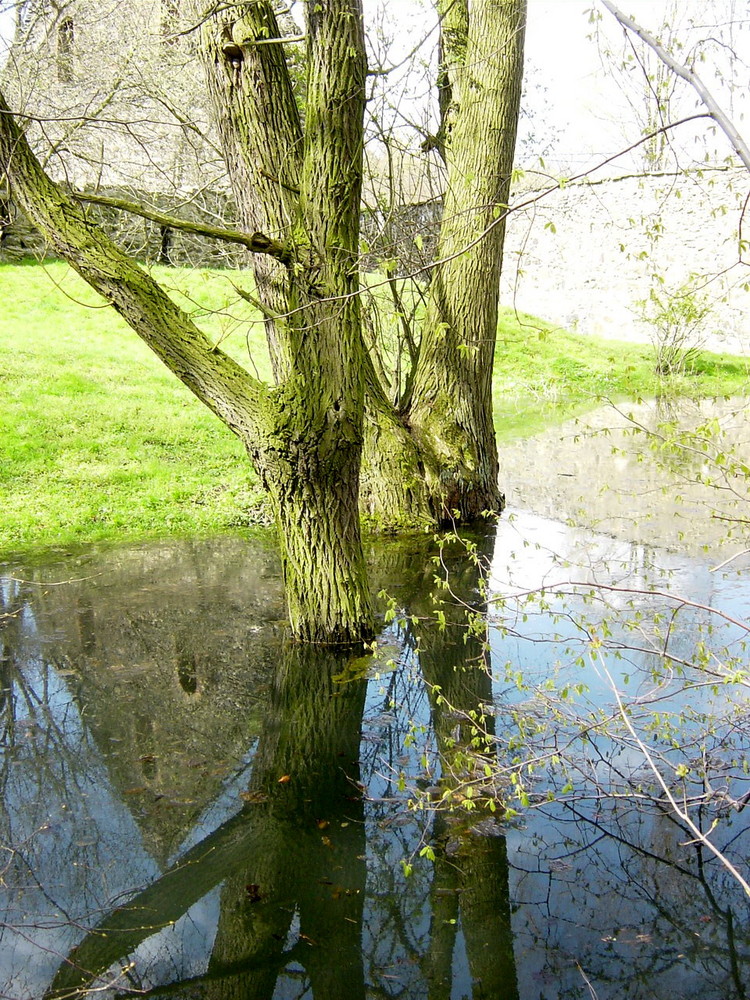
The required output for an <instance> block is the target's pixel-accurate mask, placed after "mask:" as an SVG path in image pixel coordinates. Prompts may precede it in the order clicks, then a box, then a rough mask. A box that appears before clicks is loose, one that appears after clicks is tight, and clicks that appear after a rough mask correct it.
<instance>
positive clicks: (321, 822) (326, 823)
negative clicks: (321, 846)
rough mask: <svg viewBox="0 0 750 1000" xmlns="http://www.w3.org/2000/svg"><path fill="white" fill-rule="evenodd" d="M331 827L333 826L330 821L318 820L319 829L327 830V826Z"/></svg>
mask: <svg viewBox="0 0 750 1000" xmlns="http://www.w3.org/2000/svg"><path fill="white" fill-rule="evenodd" d="M330 825H331V824H330V823H329V821H328V820H327V819H319V820H318V829H319V830H325V828H326V827H327V826H330Z"/></svg>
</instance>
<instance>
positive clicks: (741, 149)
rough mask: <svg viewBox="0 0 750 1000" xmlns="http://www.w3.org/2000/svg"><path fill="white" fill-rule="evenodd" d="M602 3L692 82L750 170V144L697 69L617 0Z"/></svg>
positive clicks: (621, 22) (662, 59)
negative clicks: (667, 45) (664, 44)
mask: <svg viewBox="0 0 750 1000" xmlns="http://www.w3.org/2000/svg"><path fill="white" fill-rule="evenodd" d="M602 4H603V5H604V6H605V7H606V8H607V10H608V11H609V12H610V14H611V15H612V16H613V17H614V18H615V19H616V20H617V21H618V22H619V23H620V24H621V25H622V26H623V28H625V29H626V30H627V31H632V32H633V34H634V35H637V36H638V38H640V39H641V41H642V42H645V44H646V45H648V46H649V48H650V49H653V51H654V52H655V53H656V55H657V56H658V57H659V58H660V59H661V61H662V62H663V63H664V65H665V66H667V67H668V68H669V69H670V70H671V71H672V72H673V73H674V74H675V75H676V76H678V77H680V79H681V80H684V81H685V82H686V83H688V84H690V86H691V87H692V88H693V90H694V91H695V92H696V93H697V94H698V96H699V97H700V99H701V100H702V101H703V103H704V104H705V106H706V108H707V110H708V113H709V115H710V116H711V118H713V120H714V121H715V122H716V124H717V125H718V126H719V128H720V129H721V130H722V132H723V133H724V135H725V136H726V137H727V139H729V141H730V142H731V144H732V148H733V149H734V151H735V153H736V154H737V156H739V158H740V159H741V160H742V162H743V164H744V165H745V167H746V168H747V170H750V147H749V146H748V145H747V143H746V142H745V140H744V139H743V138H742V136H741V135H740V133H739V132H738V131H737V129H736V128H735V125H734V123H733V122H732V120H731V119H730V118H729V116H728V115H726V114H725V113H724V111H723V110H722V108H721V107H720V105H719V103H718V101H717V100H716V98H715V97H714V96H713V94H712V93H711V91H710V90H709V89H708V87H707V86H706V85H705V83H704V82H703V80H701V78H700V77H699V76H698V74H697V73H696V72H695V70H694V69H691V68H690V67H689V66H686V65H685V64H684V63H681V62H678V61H677V60H676V59H675V58H674V56H672V55H671V54H670V53H669V52H667V50H666V49H665V48H664V46H663V45H662V44H661V43H660V42H659V40H658V39H657V38H655V37H654V36H653V35H652V34H651V33H650V32H649V31H646V29H645V28H642V27H641V26H640V25H639V24H638V23H637V22H636V21H634V20H633V19H632V17H628V16H627V14H623V12H622V11H621V10H620V9H619V8H618V7H616V6H615V4H614V3H612V0H602Z"/></svg>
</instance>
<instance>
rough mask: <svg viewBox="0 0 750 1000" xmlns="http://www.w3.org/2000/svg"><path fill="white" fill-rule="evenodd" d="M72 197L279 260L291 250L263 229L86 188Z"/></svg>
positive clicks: (287, 258) (284, 260)
mask: <svg viewBox="0 0 750 1000" xmlns="http://www.w3.org/2000/svg"><path fill="white" fill-rule="evenodd" d="M71 193H72V195H73V197H74V198H76V199H77V200H78V201H85V202H90V203H91V204H92V205H107V206H108V207H109V208H117V209H119V210H120V211H121V212H129V213H130V214H131V215H138V216H140V217H141V218H142V219H149V220H150V221H151V222H156V223H158V225H160V226H168V227H169V228H170V229H178V230H180V231H181V232H184V233H193V234H195V235H196V236H205V237H207V238H208V239H212V240H222V241H223V242H224V243H239V244H240V245H241V246H244V247H247V249H248V250H250V251H251V252H252V253H262V254H267V255H268V256H269V257H273V258H274V259H275V260H278V261H279V262H280V263H282V264H290V263H291V261H292V254H291V251H290V249H289V247H288V246H287V245H286V244H285V243H283V242H281V241H280V240H273V239H271V238H270V237H269V236H266V235H265V234H264V233H241V232H239V231H238V230H236V229H222V228H221V227H220V226H207V225H205V224H203V223H201V222H190V221H189V220H188V219H180V218H178V217H177V216H175V215H167V213H166V212H160V211H158V210H157V209H155V208H148V207H147V206H145V205H139V204H137V203H136V202H134V201H127V200H126V199H125V198H112V197H110V196H109V195H103V194H94V193H93V192H86V191H73V192H71Z"/></svg>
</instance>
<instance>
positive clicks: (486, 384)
mask: <svg viewBox="0 0 750 1000" xmlns="http://www.w3.org/2000/svg"><path fill="white" fill-rule="evenodd" d="M437 7H438V11H439V13H440V15H441V43H442V44H441V52H442V66H441V71H440V83H441V87H440V96H441V111H442V118H443V120H442V123H441V128H440V135H439V139H440V148H441V150H442V152H443V155H444V158H445V163H446V173H447V185H446V191H445V195H444V200H443V214H442V222H441V228H440V237H439V243H438V250H437V260H438V261H439V262H440V261H442V263H438V265H437V267H436V268H435V271H434V274H433V279H432V283H431V286H430V295H429V304H428V310H427V316H426V320H425V324H424V328H423V331H422V344H421V350H420V355H419V360H418V363H417V369H416V373H415V377H414V383H413V389H412V393H411V399H410V403H409V406H408V409H407V412H406V413H405V414H404V416H403V421H402V427H403V428H405V429H406V430H408V432H409V434H410V438H411V441H410V444H409V447H407V448H404V447H401V448H399V443H398V440H397V435H396V434H395V433H393V432H390V433H389V432H388V428H387V419H386V418H384V417H383V416H382V415H381V413H379V411H378V408H377V407H372V406H371V407H370V408H369V412H368V419H369V420H370V421H372V422H373V423H374V424H375V425H376V427H377V431H378V434H379V435H380V440H381V441H382V442H384V443H385V446H386V447H391V448H393V451H392V453H391V454H390V456H389V458H387V459H383V458H381V461H380V465H379V474H378V475H376V476H373V477H372V480H371V482H368V484H367V486H368V492H367V502H368V504H369V505H370V507H372V508H373V509H375V510H378V509H382V510H384V511H386V510H387V509H388V507H389V505H390V506H392V501H391V500H389V497H390V496H391V495H392V494H393V493H394V491H397V490H398V477H399V476H400V475H401V467H402V465H403V466H405V467H406V468H407V469H410V468H412V467H413V464H414V463H413V458H412V455H413V454H414V450H415V449H416V453H417V455H418V460H419V466H420V469H421V473H422V475H423V485H422V493H421V496H420V495H419V494H418V492H417V491H416V490H415V489H414V487H413V484H412V483H409V486H408V489H407V490H405V491H402V499H401V509H402V521H405V520H407V519H408V517H409V515H412V517H413V520H415V521H419V520H422V519H423V513H424V508H425V506H427V507H428V508H429V510H430V512H431V514H432V516H433V517H434V518H436V519H437V520H438V521H439V522H445V521H450V520H452V519H453V518H459V519H462V520H474V519H476V518H479V517H481V516H482V514H483V512H484V511H499V510H500V509H501V508H502V504H503V498H502V494H501V492H500V487H499V485H498V458H497V443H496V438H495V430H494V425H493V414H492V368H493V362H494V355H495V341H496V331H497V318H498V294H499V281H500V271H501V268H502V259H503V241H504V237H505V214H506V211H507V205H508V198H509V193H510V181H511V174H512V170H513V157H514V152H515V144H516V131H517V122H518V115H519V109H520V99H521V84H522V77H523V42H524V31H525V20H526V3H525V0H473V2H472V3H471V4H469V3H468V0H438V3H437ZM368 454H369V453H368Z"/></svg>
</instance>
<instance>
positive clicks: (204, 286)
mask: <svg viewBox="0 0 750 1000" xmlns="http://www.w3.org/2000/svg"><path fill="white" fill-rule="evenodd" d="M158 276H159V277H161V278H162V279H164V280H165V281H166V282H167V283H168V284H170V285H171V286H172V289H173V294H174V296H175V298H178V299H180V300H181V304H183V305H186V304H187V305H189V308H190V309H191V310H192V311H193V312H194V313H195V315H196V318H197V320H198V321H199V322H201V325H202V326H203V327H204V329H206V331H207V332H208V333H209V335H211V336H212V338H213V339H214V340H217V341H218V340H220V339H221V340H222V346H223V347H224V348H225V349H226V348H228V349H229V350H230V353H232V354H234V355H235V356H236V357H238V358H243V357H244V360H245V361H246V362H247V358H248V351H247V347H246V343H245V338H246V336H247V335H249V336H250V342H251V347H252V352H251V353H252V355H253V359H254V361H255V362H256V364H257V367H258V368H259V370H260V372H261V374H267V365H268V362H267V353H266V350H265V343H264V340H263V335H262V330H261V329H260V328H259V325H258V324H252V323H250V322H249V320H251V319H252V318H253V317H252V315H251V312H250V310H249V309H248V308H247V307H246V305H245V303H244V302H242V301H241V300H239V305H238V304H237V302H236V301H234V300H237V296H236V294H235V293H234V292H233V289H232V287H231V284H230V281H229V277H228V276H225V275H222V274H221V273H214V274H205V273H201V272H197V273H193V274H191V273H189V272H187V271H185V272H181V271H172V270H170V269H161V271H160V273H159V275H158ZM233 277H235V280H236V276H233ZM188 289H189V299H188V298H186V293H187V292H188ZM227 300H232V304H233V308H231V309H229V308H227ZM82 303H83V304H82ZM100 306H101V303H100V300H98V299H97V296H96V295H95V294H94V293H93V292H91V291H90V290H89V289H88V288H87V287H86V286H85V285H84V283H83V282H82V281H81V280H80V279H79V278H77V276H75V275H74V274H73V273H72V272H71V271H70V270H69V268H68V267H67V266H66V265H64V264H62V263H50V264H45V265H44V267H40V266H31V265H15V264H14V265H0V459H1V462H0V505H1V509H2V516H1V517H0V551H2V552H8V551H16V550H25V551H28V550H29V549H32V548H37V547H47V546H51V545H66V546H67V545H71V544H73V543H75V542H76V541H97V540H100V539H107V540H109V539H113V538H118V539H123V540H124V539H133V538H140V537H148V536H157V535H165V534H179V533H186V532H190V533H197V534H199V533H211V532H216V531H219V530H222V529H226V528H229V527H231V526H233V525H238V524H241V523H246V522H247V521H248V520H250V519H252V518H254V517H256V516H257V510H258V497H259V492H258V489H257V484H256V481H255V477H254V475H253V472H252V469H251V467H250V464H249V462H248V461H247V459H246V457H245V455H244V451H243V449H242V447H241V445H240V443H239V441H238V440H237V439H236V438H235V437H234V436H233V435H232V434H231V433H230V432H229V431H228V430H227V429H226V428H225V427H224V425H223V424H222V423H221V422H220V421H219V420H218V419H217V418H216V417H214V416H213V414H211V413H210V412H209V411H208V410H207V409H206V407H204V406H203V405H202V404H201V403H199V402H198V401H197V400H196V399H195V398H194V397H193V396H192V394H191V393H190V392H189V391H188V390H187V389H186V388H185V387H184V386H183V385H182V384H181V383H180V382H178V381H177V379H175V378H174V376H173V375H171V374H170V373H169V372H168V371H167V370H166V369H165V368H164V366H163V365H162V364H161V363H160V362H159V361H158V360H157V359H156V357H154V355H153V354H152V353H151V351H150V350H149V349H148V348H147V347H146V346H145V345H144V344H142V343H141V342H140V341H139V340H138V338H137V337H136V336H134V334H133V333H132V331H130V330H129V328H128V327H127V326H126V325H125V323H124V322H123V321H122V320H120V318H119V317H118V316H117V315H116V314H115V313H114V312H113V311H112V310H111V309H109V308H101V307H100ZM209 310H218V312H217V313H215V314H214V315H213V316H212V317H210V319H208V320H207V317H206V314H207V312H208V311H209Z"/></svg>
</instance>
